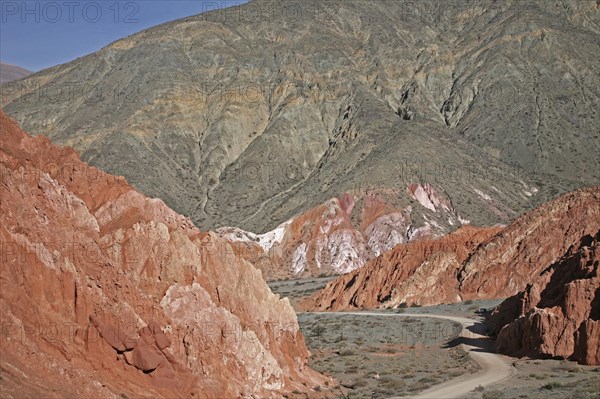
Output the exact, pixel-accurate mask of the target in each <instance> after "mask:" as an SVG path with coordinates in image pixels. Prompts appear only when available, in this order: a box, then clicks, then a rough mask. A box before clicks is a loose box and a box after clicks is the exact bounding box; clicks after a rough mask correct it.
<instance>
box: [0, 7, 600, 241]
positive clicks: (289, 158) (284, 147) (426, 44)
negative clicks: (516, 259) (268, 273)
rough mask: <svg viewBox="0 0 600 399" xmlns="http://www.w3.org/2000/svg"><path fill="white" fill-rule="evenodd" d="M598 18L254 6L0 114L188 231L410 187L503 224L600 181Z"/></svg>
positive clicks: (18, 95) (105, 63)
mask: <svg viewBox="0 0 600 399" xmlns="http://www.w3.org/2000/svg"><path fill="white" fill-rule="evenodd" d="M598 7H599V6H598V3H597V2H594V1H575V0H573V1H547V0H539V1H528V2H523V1H520V0H509V1H505V2H498V1H494V0H484V1H481V2H476V3H475V2H443V1H440V2H435V1H434V2H399V1H395V0H381V1H366V0H365V1H352V2H347V1H343V0H326V1H315V0H308V1H304V0H303V1H299V2H294V1H291V0H288V1H276V2H273V1H269V0H254V1H251V2H249V3H246V4H244V5H241V6H238V7H233V8H228V9H222V10H215V11H212V12H208V13H204V14H201V15H197V16H193V17H189V18H185V19H182V20H178V21H174V22H171V23H167V24H164V25H160V26H157V27H155V28H152V29H148V30H145V31H143V32H140V33H138V34H135V35H133V36H130V37H127V38H125V39H122V40H119V41H117V42H115V43H112V44H110V45H109V46H107V47H105V48H103V49H101V50H100V51H98V52H96V53H93V54H91V55H89V56H86V57H82V58H79V59H77V60H75V61H73V62H70V63H67V64H64V65H60V66H57V67H53V68H50V69H47V70H44V71H42V72H39V73H37V74H35V75H33V76H30V77H29V78H26V79H24V80H21V81H19V82H15V83H9V84H5V85H3V94H2V107H3V109H4V110H5V111H6V112H7V114H9V115H11V116H12V117H14V118H15V119H16V120H17V121H18V122H19V123H21V124H22V125H23V126H24V128H26V130H27V131H29V132H31V133H33V134H43V135H47V136H48V137H50V138H51V139H52V140H53V142H56V143H59V144H61V145H69V146H72V147H74V148H75V149H76V150H77V151H78V152H79V153H80V154H81V156H82V159H83V160H84V161H86V162H89V163H90V164H92V165H95V166H97V167H99V168H100V169H102V170H105V171H108V172H110V173H113V174H116V175H123V176H125V177H126V178H127V180H128V181H130V182H131V183H132V184H133V185H134V186H135V187H136V188H138V189H140V190H141V191H142V192H144V193H145V194H147V195H150V196H153V197H159V198H161V199H163V200H164V201H165V202H166V203H167V204H168V205H169V206H171V207H172V208H173V209H174V210H176V211H177V212H179V213H182V214H184V215H186V216H188V217H190V218H191V219H192V220H193V221H194V223H195V224H196V225H198V226H200V227H202V228H207V229H209V228H210V229H215V228H219V227H227V226H236V227H238V228H241V229H243V230H245V231H250V232H253V233H265V232H268V231H271V230H273V229H275V228H276V227H277V226H279V225H280V224H281V223H282V222H284V221H286V220H290V219H292V218H294V217H297V216H298V215H300V214H302V213H304V212H307V211H308V210H310V209H312V208H314V207H317V206H320V205H321V204H323V203H325V202H327V201H329V200H330V199H332V198H335V197H339V196H341V195H343V194H344V193H349V194H351V195H353V196H357V197H361V196H363V195H365V194H366V193H367V192H368V191H370V190H371V189H376V190H380V189H395V190H399V192H401V195H402V200H403V201H406V202H408V201H410V195H409V193H407V191H406V190H405V187H407V186H408V185H411V184H421V185H425V184H430V185H432V186H434V187H436V190H437V191H439V192H440V193H442V194H443V195H444V196H446V197H448V198H449V199H450V201H451V203H452V204H453V208H454V209H455V210H456V211H457V213H459V214H460V215H462V217H464V218H465V219H467V220H470V221H472V222H473V223H475V224H479V225H492V224H495V223H508V222H510V221H512V220H513V219H514V218H515V217H517V216H518V215H520V214H521V213H522V212H524V211H526V210H529V209H532V208H533V207H535V206H536V205H539V204H541V203H543V202H545V201H547V200H549V199H551V198H554V197H555V196H556V195H558V194H560V193H562V192H566V191H571V190H573V189H576V188H579V187H582V186H589V185H596V184H598V183H599V182H600V157H599V155H598V154H600V140H598V138H599V136H598V131H599V130H600V128H599V126H600V123H599V114H598V109H600V107H599V105H600V101H599V99H600V93H599V92H598V89H597V88H598V87H600V84H599V83H600V82H599V78H598V77H599V76H600V70H599V67H598V63H597V55H598V53H599V50H600V45H599V43H600V40H599V39H600V37H599V33H600V12H599V8H598ZM574 43H576V45H574Z"/></svg>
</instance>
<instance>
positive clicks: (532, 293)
mask: <svg viewBox="0 0 600 399" xmlns="http://www.w3.org/2000/svg"><path fill="white" fill-rule="evenodd" d="M599 265H600V230H599V231H598V232H597V233H596V235H595V236H585V237H583V239H582V240H581V243H580V244H579V245H578V246H577V247H571V248H570V249H569V250H568V251H567V253H566V254H565V255H564V256H563V257H562V258H561V259H560V260H559V261H558V262H556V263H554V264H552V265H550V266H549V267H548V268H547V269H545V270H544V271H543V273H542V274H540V275H539V276H538V277H537V278H536V279H535V280H533V281H532V282H531V283H530V284H528V285H527V287H526V288H525V290H523V291H522V292H520V293H519V294H517V295H516V296H514V297H512V298H509V299H507V300H506V301H505V302H503V303H502V304H501V305H500V306H499V307H498V308H497V309H496V310H495V311H494V313H493V314H492V315H491V320H492V321H493V322H496V326H495V330H496V332H497V334H498V336H497V340H496V346H497V349H498V350H499V351H500V352H503V353H507V354H510V355H516V356H525V355H527V356H545V357H560V358H571V359H573V360H576V361H578V362H579V363H582V364H592V365H598V364H600V345H599V342H598V341H599V337H600V331H599V330H598V325H599V320H600V276H599V275H598V267H599Z"/></svg>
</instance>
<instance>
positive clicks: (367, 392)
mask: <svg viewBox="0 0 600 399" xmlns="http://www.w3.org/2000/svg"><path fill="white" fill-rule="evenodd" d="M330 280H331V278H320V279H306V280H295V281H280V282H272V283H269V285H270V286H271V289H272V290H273V291H274V292H276V293H280V294H281V295H282V296H285V297H288V298H290V301H291V302H292V304H293V305H294V306H295V307H296V309H298V307H297V306H298V304H299V303H300V302H301V301H302V299H303V298H305V297H306V296H308V295H310V294H312V293H313V292H315V291H316V290H318V289H320V287H323V286H324V285H325V284H326V283H327V282H328V281H330ZM501 301H502V300H501V299H499V300H492V301H467V302H462V303H457V304H449V305H439V306H427V307H414V308H406V309H396V310H385V311H384V310H381V311H375V312H369V314H363V315H361V314H351V315H350V314H347V315H343V316H342V315H336V314H335V313H331V314H327V313H325V314H323V313H298V322H299V324H300V327H301V329H302V332H303V333H304V335H305V337H306V342H307V346H308V348H309V350H310V351H311V353H312V356H311V361H310V366H311V367H312V368H314V369H315V370H318V371H320V372H322V373H325V374H328V375H331V376H333V377H334V378H335V379H336V380H337V381H338V382H339V385H338V386H336V387H334V388H333V394H334V395H337V396H338V397H340V398H390V397H407V398H410V397H413V396H416V395H418V394H419V392H422V391H424V390H427V389H429V388H431V387H435V386H438V385H439V384H442V383H444V382H447V381H449V380H452V379H454V378H457V377H460V376H462V377H460V378H461V379H463V378H465V379H466V378H467V377H468V376H469V375H470V374H473V373H476V372H477V371H478V370H479V365H478V364H477V363H476V362H475V361H474V360H473V359H472V358H471V356H469V354H468V353H467V351H465V349H464V346H463V344H462V342H461V340H460V338H458V337H459V334H460V331H461V329H462V327H461V326H460V325H459V324H458V323H455V322H452V321H450V320H445V319H435V318H429V317H389V314H390V313H405V314H432V315H442V316H450V317H467V318H470V319H476V320H481V321H482V322H483V319H482V318H479V317H478V316H477V315H476V314H475V311H476V310H477V309H479V308H490V307H493V306H496V305H497V304H499V303H500V302H501ZM373 313H382V316H381V317H378V316H376V315H373ZM480 328H485V326H484V325H481V326H480ZM502 357H503V358H504V360H505V361H506V363H508V364H512V366H513V368H512V372H511V373H512V375H511V376H510V377H508V378H506V379H504V380H502V381H500V382H498V383H495V384H492V385H489V386H487V387H478V388H476V389H475V390H472V391H470V392H469V394H467V395H465V396H462V399H509V398H533V399H554V398H556V399H558V398H565V397H569V398H574V399H580V398H581V399H600V394H599V392H600V368H599V367H586V366H581V365H578V364H576V363H574V362H570V361H564V360H563V361H560V360H533V359H517V358H509V357H504V356H502ZM331 388H332V387H319V388H316V390H317V392H318V391H319V390H321V389H323V391H324V392H325V391H328V392H331ZM317 392H315V393H317ZM317 394H318V393H317ZM298 397H304V396H302V395H300V396H298Z"/></svg>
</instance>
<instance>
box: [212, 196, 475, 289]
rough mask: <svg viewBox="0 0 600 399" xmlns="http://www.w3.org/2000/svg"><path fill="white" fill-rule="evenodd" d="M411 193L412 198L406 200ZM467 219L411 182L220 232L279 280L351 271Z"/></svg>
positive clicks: (245, 256) (268, 275)
mask: <svg viewBox="0 0 600 399" xmlns="http://www.w3.org/2000/svg"><path fill="white" fill-rule="evenodd" d="M407 195H408V197H409V198H410V199H411V201H404V200H403V198H404V197H405V196H407ZM463 223H468V221H467V220H465V219H463V218H462V217H461V216H460V215H459V214H458V213H457V212H456V210H455V209H454V208H453V206H452V203H451V202H450V200H449V199H448V198H447V197H445V196H444V195H443V194H440V193H439V192H438V191H437V190H436V189H435V188H434V187H433V186H431V185H429V184H425V185H420V184H412V185H409V186H407V187H406V190H402V191H401V190H391V189H387V190H370V191H369V192H367V193H365V194H363V195H351V194H350V193H345V194H344V195H342V196H340V197H336V198H332V199H331V200H329V201H327V202H325V203H324V204H321V205H319V206H317V207H315V208H311V209H309V210H308V211H306V212H304V213H302V214H300V215H298V216H296V217H294V218H292V219H290V220H288V221H286V222H284V223H282V224H281V225H280V226H278V227H277V228H276V229H274V230H273V231H269V232H267V233H264V234H253V233H251V232H247V231H244V230H241V229H239V228H232V227H224V228H220V229H218V230H217V231H216V232H217V233H218V234H219V235H220V236H221V237H223V238H225V239H227V240H229V241H231V242H232V243H233V244H232V246H233V248H234V251H235V252H236V255H237V256H240V257H242V258H243V259H246V260H248V261H249V262H250V263H252V264H253V265H255V266H256V267H258V268H259V269H261V271H262V273H263V276H264V277H265V278H266V279H267V280H278V279H287V278H299V277H311V276H323V275H336V274H343V273H348V272H351V271H353V270H355V269H358V268H359V267H362V266H363V265H364V264H365V263H366V262H367V261H368V260H370V259H373V258H375V257H377V256H379V255H380V254H382V253H383V252H385V251H387V250H389V249H391V248H393V247H394V246H395V245H396V244H399V243H406V242H412V241H415V240H420V239H424V238H434V237H440V236H443V235H444V234H446V233H448V232H449V231H450V230H451V229H452V228H456V226H460V225H461V224H463Z"/></svg>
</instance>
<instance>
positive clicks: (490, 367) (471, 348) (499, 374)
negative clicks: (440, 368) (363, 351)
mask: <svg viewBox="0 0 600 399" xmlns="http://www.w3.org/2000/svg"><path fill="white" fill-rule="evenodd" d="M314 313H316V314H328V315H331V314H337V315H340V316H343V315H361V316H377V317H432V318H437V319H446V320H451V321H454V322H457V323H460V324H462V326H463V329H462V331H461V335H460V338H458V339H459V340H460V342H461V345H463V348H464V349H465V350H466V351H467V352H469V354H470V356H471V357H472V358H473V360H474V361H476V362H477V363H478V364H479V365H480V366H481V370H480V371H478V372H477V373H474V374H469V375H462V376H460V377H457V378H454V379H452V380H450V381H446V382H444V383H442V384H439V385H435V386H433V387H431V388H429V389H427V390H425V391H423V392H421V393H418V394H416V395H412V396H409V397H406V396H405V397H402V398H413V399H450V398H460V397H464V396H466V395H468V394H469V392H471V391H473V390H474V389H475V388H477V387H478V386H480V385H481V386H482V387H486V386H488V385H491V384H494V383H497V382H500V381H502V380H504V379H506V378H509V377H510V376H512V375H513V373H514V372H515V369H514V368H513V367H512V366H511V365H510V364H508V363H507V362H506V361H505V360H504V358H503V357H502V356H500V355H497V354H495V353H493V352H492V351H491V344H490V341H489V339H488V338H487V337H485V335H484V334H483V332H482V331H480V329H482V328H483V327H482V326H481V325H480V324H479V321H477V320H474V319H468V318H464V317H454V316H445V315H433V314H406V313H378V312H314ZM400 398H401V397H393V398H391V399H400Z"/></svg>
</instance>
